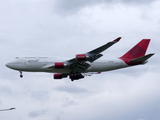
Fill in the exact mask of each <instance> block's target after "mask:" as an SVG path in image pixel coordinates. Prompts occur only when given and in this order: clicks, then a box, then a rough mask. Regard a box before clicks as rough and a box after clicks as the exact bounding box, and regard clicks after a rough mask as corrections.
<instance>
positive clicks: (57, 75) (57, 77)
mask: <svg viewBox="0 0 160 120" xmlns="http://www.w3.org/2000/svg"><path fill="white" fill-rule="evenodd" d="M53 77H54V79H62V78H63V75H62V74H54V75H53Z"/></svg>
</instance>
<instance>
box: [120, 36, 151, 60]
mask: <svg viewBox="0 0 160 120" xmlns="http://www.w3.org/2000/svg"><path fill="white" fill-rule="evenodd" d="M149 43H150V39H143V40H141V41H140V42H139V43H138V44H137V45H135V46H134V47H133V48H132V49H130V50H129V51H128V52H127V53H125V54H124V55H123V56H122V57H120V58H122V59H124V58H125V59H130V60H131V59H134V58H138V57H142V56H144V55H145V53H146V50H147V48H148V45H149Z"/></svg>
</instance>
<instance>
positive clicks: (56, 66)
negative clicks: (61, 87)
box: [54, 62, 65, 69]
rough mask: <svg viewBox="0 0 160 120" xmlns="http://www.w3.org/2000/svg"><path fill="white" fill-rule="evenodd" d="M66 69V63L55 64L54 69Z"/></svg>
mask: <svg viewBox="0 0 160 120" xmlns="http://www.w3.org/2000/svg"><path fill="white" fill-rule="evenodd" d="M64 67H65V64H64V63H60V62H59V63H54V68H57V69H61V68H64Z"/></svg>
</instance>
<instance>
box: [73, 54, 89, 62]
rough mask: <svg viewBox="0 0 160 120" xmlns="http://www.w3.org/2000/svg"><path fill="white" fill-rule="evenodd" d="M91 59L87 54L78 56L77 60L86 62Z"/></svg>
mask: <svg viewBox="0 0 160 120" xmlns="http://www.w3.org/2000/svg"><path fill="white" fill-rule="evenodd" d="M88 58H89V56H87V55H86V54H77V55H76V60H78V61H86V60H87V59H88Z"/></svg>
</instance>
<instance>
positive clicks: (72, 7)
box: [54, 0, 156, 14]
mask: <svg viewBox="0 0 160 120" xmlns="http://www.w3.org/2000/svg"><path fill="white" fill-rule="evenodd" d="M154 1H156V0H87V1H86V0H76V1H73V0H55V2H54V8H55V11H58V12H59V13H60V14H68V13H69V14H73V13H76V12H77V11H78V10H81V9H82V8H85V7H89V6H94V5H101V4H104V5H114V4H119V3H122V4H129V5H135V6H137V5H146V4H150V3H153V2H154Z"/></svg>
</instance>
